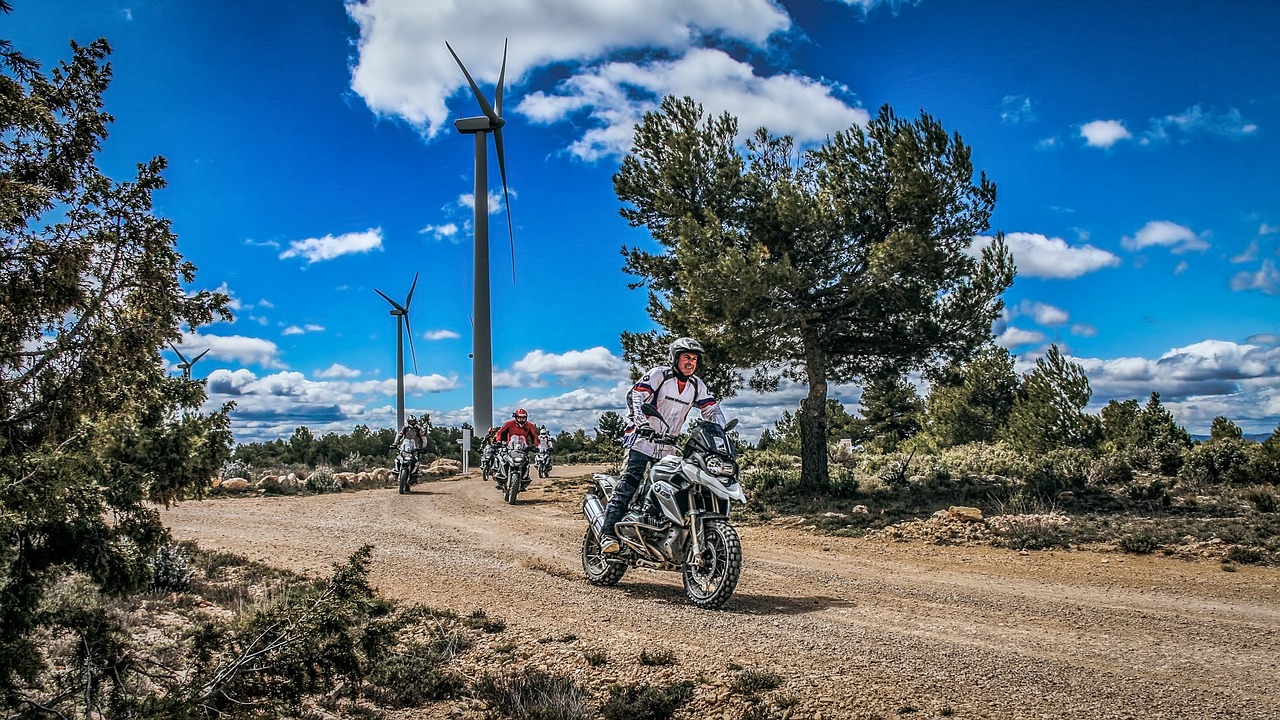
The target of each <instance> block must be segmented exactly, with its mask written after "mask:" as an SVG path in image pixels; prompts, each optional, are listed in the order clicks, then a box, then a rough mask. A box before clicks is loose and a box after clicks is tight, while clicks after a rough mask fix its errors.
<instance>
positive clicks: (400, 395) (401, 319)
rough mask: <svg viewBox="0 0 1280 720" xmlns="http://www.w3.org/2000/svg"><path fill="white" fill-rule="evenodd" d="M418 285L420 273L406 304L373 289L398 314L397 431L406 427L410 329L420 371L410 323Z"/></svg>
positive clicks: (416, 276) (393, 312)
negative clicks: (406, 350)
mask: <svg viewBox="0 0 1280 720" xmlns="http://www.w3.org/2000/svg"><path fill="white" fill-rule="evenodd" d="M416 287H418V273H414V274H413V284H412V285H410V286H409V294H408V295H407V296H405V299H404V305H401V304H400V303H398V302H396V301H395V300H392V299H391V298H389V297H387V294H386V293H384V292H382V291H381V290H379V289H378V288H374V289H373V291H374V292H376V293H378V294H379V295H381V296H382V299H383V300H386V301H387V302H389V303H391V314H392V315H395V316H396V432H400V431H401V430H403V429H404V334H405V330H408V331H409V354H410V355H411V356H412V357H413V371H414V372H415V373H416V372H418V354H417V353H415V352H414V351H413V327H412V326H411V325H410V324H409V303H411V302H413V289H414V288H416Z"/></svg>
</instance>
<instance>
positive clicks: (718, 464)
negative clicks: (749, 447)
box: [707, 457, 738, 477]
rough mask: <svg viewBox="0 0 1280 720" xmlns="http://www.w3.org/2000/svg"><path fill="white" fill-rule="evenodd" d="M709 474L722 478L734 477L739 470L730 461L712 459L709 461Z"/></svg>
mask: <svg viewBox="0 0 1280 720" xmlns="http://www.w3.org/2000/svg"><path fill="white" fill-rule="evenodd" d="M707 472H709V473H711V474H712V475H719V476H721V477H732V476H733V475H735V474H736V473H737V472H738V468H737V466H736V465H734V464H733V463H732V462H730V461H727V460H724V459H722V458H718V457H711V458H709V459H708V460H707Z"/></svg>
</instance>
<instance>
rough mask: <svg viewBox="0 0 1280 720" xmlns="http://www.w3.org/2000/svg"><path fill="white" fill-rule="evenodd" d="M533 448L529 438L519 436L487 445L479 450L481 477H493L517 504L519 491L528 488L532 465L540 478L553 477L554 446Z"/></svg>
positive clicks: (499, 486)
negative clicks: (552, 457)
mask: <svg viewBox="0 0 1280 720" xmlns="http://www.w3.org/2000/svg"><path fill="white" fill-rule="evenodd" d="M532 451H533V449H532V448H530V447H529V445H528V443H527V441H526V440H525V439H524V438H523V437H520V436H519V435H516V436H513V437H512V438H511V439H509V440H508V441H507V442H506V444H500V443H491V444H486V445H485V446H484V449H483V450H482V451H481V453H480V476H481V477H482V478H483V479H485V480H486V481H487V480H491V479H492V480H493V481H494V482H495V484H496V486H497V488H498V489H499V490H501V491H502V499H503V500H506V501H507V503H508V504H511V505H514V504H515V502H516V499H517V498H518V497H519V495H520V493H521V492H523V491H524V490H526V489H527V488H528V487H529V483H530V482H531V481H532V478H531V475H530V473H531V472H532V471H531V470H530V465H531V464H532V466H533V467H535V468H537V471H538V477H540V478H546V477H551V449H550V448H540V449H537V450H536V452H532ZM531 454H532V455H533V457H532V459H531V458H530V455H531Z"/></svg>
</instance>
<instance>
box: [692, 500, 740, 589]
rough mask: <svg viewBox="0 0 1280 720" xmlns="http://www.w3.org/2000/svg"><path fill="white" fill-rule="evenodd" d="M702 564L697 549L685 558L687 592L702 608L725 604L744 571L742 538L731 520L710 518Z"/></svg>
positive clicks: (705, 535)
mask: <svg viewBox="0 0 1280 720" xmlns="http://www.w3.org/2000/svg"><path fill="white" fill-rule="evenodd" d="M701 550H702V552H701V557H700V559H701V561H702V562H701V564H699V565H697V566H695V565H694V564H693V562H692V561H693V560H694V559H695V558H694V557H693V552H692V550H690V552H689V556H688V557H686V558H685V565H684V572H683V573H682V574H683V576H684V594H685V595H687V596H689V600H690V601H692V602H693V604H694V605H697V606H698V607H701V608H708V609H715V608H719V607H721V606H723V605H724V604H725V603H726V602H728V601H729V597H730V596H731V595H733V590H734V588H736V587H737V586H738V576H739V575H740V574H741V573H742V540H741V539H740V538H739V537H738V531H737V530H736V529H734V527H733V526H732V525H730V524H729V522H728V521H727V520H708V521H707V522H706V523H705V524H703V526H702V548H701Z"/></svg>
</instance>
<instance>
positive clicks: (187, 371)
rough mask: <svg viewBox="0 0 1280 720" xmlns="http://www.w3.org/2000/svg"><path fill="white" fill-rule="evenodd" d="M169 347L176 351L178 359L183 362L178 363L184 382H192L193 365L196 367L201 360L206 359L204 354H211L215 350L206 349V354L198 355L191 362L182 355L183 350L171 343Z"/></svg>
mask: <svg viewBox="0 0 1280 720" xmlns="http://www.w3.org/2000/svg"><path fill="white" fill-rule="evenodd" d="M169 347H171V348H173V351H174V352H176V353H178V359H180V360H181V361H182V362H180V363H178V369H179V370H181V371H182V379H183V380H190V379H191V366H192V365H195V364H196V363H198V362H200V358H202V357H204V354H205V353H207V352H209V351H210V350H212V349H213V348H205V350H204V352H201V353H200V354H199V355H197V356H195V357H193V358H191V359H190V360H188V359H187V356H186V355H183V354H182V351H181V350H179V349H178V348H177V347H176V346H174V344H173V343H169Z"/></svg>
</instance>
